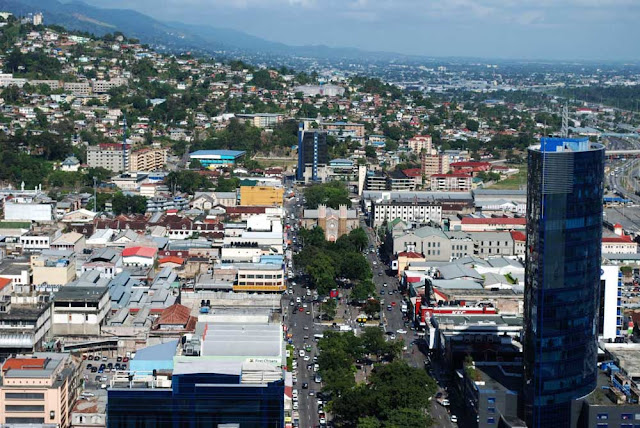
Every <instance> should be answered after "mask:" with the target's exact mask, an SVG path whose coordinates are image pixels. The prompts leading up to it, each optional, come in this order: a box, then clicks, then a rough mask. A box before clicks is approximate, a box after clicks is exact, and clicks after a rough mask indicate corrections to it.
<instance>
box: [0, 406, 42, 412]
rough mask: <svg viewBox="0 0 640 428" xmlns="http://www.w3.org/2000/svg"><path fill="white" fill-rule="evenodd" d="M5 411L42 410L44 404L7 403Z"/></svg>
mask: <svg viewBox="0 0 640 428" xmlns="http://www.w3.org/2000/svg"><path fill="white" fill-rule="evenodd" d="M4 411H5V412H44V404H19V405H18V404H7V405H5V406H4Z"/></svg>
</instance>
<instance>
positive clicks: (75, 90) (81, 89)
mask: <svg viewBox="0 0 640 428" xmlns="http://www.w3.org/2000/svg"><path fill="white" fill-rule="evenodd" d="M63 88H64V90H65V91H66V92H71V94H73V95H76V96H78V95H80V96H82V95H85V96H87V95H91V93H92V89H91V84H90V83H89V82H64V85H63Z"/></svg>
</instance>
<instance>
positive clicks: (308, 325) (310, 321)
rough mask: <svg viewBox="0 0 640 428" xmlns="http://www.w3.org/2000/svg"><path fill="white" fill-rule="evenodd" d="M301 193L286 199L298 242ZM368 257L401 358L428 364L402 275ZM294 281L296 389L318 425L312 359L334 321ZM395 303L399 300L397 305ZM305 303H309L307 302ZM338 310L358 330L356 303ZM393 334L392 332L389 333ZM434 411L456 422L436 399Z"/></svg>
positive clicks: (290, 306)
mask: <svg viewBox="0 0 640 428" xmlns="http://www.w3.org/2000/svg"><path fill="white" fill-rule="evenodd" d="M296 197H300V194H298V193H296ZM296 197H294V198H292V199H291V200H290V201H286V202H285V210H286V211H285V212H286V215H287V219H286V220H285V227H286V225H287V224H289V225H290V226H291V228H290V229H288V230H289V232H288V239H289V240H291V241H292V242H293V243H294V246H295V244H296V243H297V236H296V230H295V226H294V224H295V223H296V222H297V219H299V218H301V215H302V201H301V200H300V201H297V200H296ZM300 199H301V198H300ZM292 213H294V215H295V217H296V221H295V222H294V221H293V220H292V219H291V218H290V216H291V214H292ZM361 227H362V228H363V229H364V230H365V231H366V232H367V235H368V237H369V243H370V245H371V246H373V247H374V248H375V245H376V240H375V235H374V233H373V230H372V229H370V228H369V227H367V225H366V224H365V223H364V222H362V223H361ZM367 260H368V261H369V263H370V265H371V268H372V272H373V282H374V284H375V286H376V295H377V296H378V297H379V298H380V299H381V301H384V303H383V304H382V305H381V306H382V310H381V313H380V315H381V317H380V321H381V322H382V323H383V324H384V329H385V331H387V332H388V333H394V334H395V335H396V337H397V339H402V340H404V342H405V349H404V351H403V355H402V357H403V359H405V360H406V361H407V362H408V364H410V365H411V366H413V367H418V368H424V367H425V359H426V357H425V355H424V354H423V353H422V352H421V351H420V349H419V346H418V342H417V341H418V336H417V333H416V332H415V331H414V330H412V329H411V326H410V323H409V322H408V320H406V319H405V318H404V317H403V314H402V311H401V305H402V302H403V299H404V298H405V297H404V296H403V295H402V294H401V293H400V290H399V285H400V284H399V282H398V279H397V277H394V276H392V275H390V271H389V267H388V266H387V265H385V264H384V263H383V261H382V260H381V259H380V256H379V254H378V252H377V251H369V252H368V253H367ZM294 270H295V267H294ZM294 283H295V285H294V284H293V283H290V290H291V292H292V293H293V294H285V295H284V296H283V299H284V302H283V303H284V305H285V306H286V308H287V311H286V315H285V317H286V319H287V327H288V332H289V333H291V334H292V341H293V345H294V346H295V357H296V358H295V359H296V361H297V368H296V370H295V373H296V384H295V385H294V389H297V390H298V397H299V400H298V413H299V417H300V427H316V426H318V424H319V423H320V421H319V417H318V403H317V400H318V397H317V395H316V393H317V392H319V391H320V389H321V387H322V385H321V384H317V383H315V382H314V377H315V372H314V370H313V364H314V362H313V358H314V357H315V356H317V347H316V345H317V342H316V341H315V340H314V335H315V334H318V333H322V332H323V331H324V330H326V329H328V328H332V327H331V325H330V323H326V322H325V323H324V324H323V323H321V322H320V320H319V319H318V318H317V315H318V303H317V302H316V303H314V302H313V300H314V295H313V293H312V291H311V290H309V291H308V289H307V288H306V287H305V284H304V282H303V280H301V279H300V278H299V277H297V278H296V280H295V281H294ZM385 284H386V286H385ZM309 294H311V295H309ZM297 299H300V303H297ZM393 303H395V305H394V304H393ZM305 304H306V307H305V306H304V305H305ZM389 306H390V310H389ZM337 312H338V317H339V318H342V319H343V320H344V321H343V324H346V325H348V326H350V327H352V328H353V329H354V331H355V332H356V334H358V333H359V331H360V327H359V325H358V323H357V322H356V318H357V316H358V314H359V311H358V310H357V308H352V307H351V306H349V305H348V304H346V303H342V304H339V305H338V309H337ZM398 330H401V331H406V333H398ZM388 336H390V334H389V335H388ZM308 347H310V349H311V351H310V352H307V351H305V357H300V355H299V350H301V349H302V350H304V349H305V348H306V349H309V348H308ZM306 356H308V361H305V359H306ZM434 364H437V363H434ZM440 373H442V371H441V370H440V369H439V367H437V366H435V365H434V366H433V376H434V377H435V378H436V379H437V378H439V377H440ZM305 383H306V384H307V385H308V388H307V389H304V388H303V385H304V384H305ZM310 391H313V392H314V394H313V395H310ZM438 391H439V392H443V393H445V394H446V392H445V391H444V389H443V388H441V387H439V389H438ZM430 414H431V416H432V418H433V419H434V420H435V421H436V426H438V427H455V426H457V425H456V424H453V423H451V422H450V416H449V412H448V411H447V409H446V408H445V407H443V406H441V405H439V404H437V403H436V402H435V399H434V400H433V403H432V405H431V409H430ZM329 416H330V415H329Z"/></svg>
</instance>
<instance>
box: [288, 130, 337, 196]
mask: <svg viewBox="0 0 640 428" xmlns="http://www.w3.org/2000/svg"><path fill="white" fill-rule="evenodd" d="M328 163H329V152H328V149H327V133H326V132H320V131H317V130H312V131H305V130H304V129H303V126H302V124H300V127H299V128H298V169H297V171H296V179H297V180H298V181H303V182H304V183H305V184H306V183H310V182H325V181H326V180H327V165H328Z"/></svg>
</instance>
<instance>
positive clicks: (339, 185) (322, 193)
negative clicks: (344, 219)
mask: <svg viewBox="0 0 640 428" xmlns="http://www.w3.org/2000/svg"><path fill="white" fill-rule="evenodd" d="M304 197H305V200H306V203H305V205H306V206H307V208H310V209H315V208H318V205H321V204H324V205H326V206H328V207H331V208H333V209H338V208H339V207H340V205H346V206H347V208H349V207H351V200H350V199H349V191H348V190H347V187H346V185H345V184H344V183H343V182H341V181H331V182H329V183H323V184H316V185H313V186H310V187H307V188H306V189H305V190H304Z"/></svg>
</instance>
